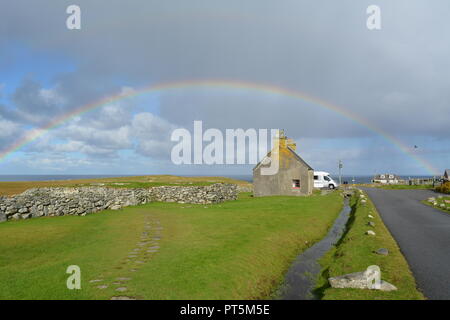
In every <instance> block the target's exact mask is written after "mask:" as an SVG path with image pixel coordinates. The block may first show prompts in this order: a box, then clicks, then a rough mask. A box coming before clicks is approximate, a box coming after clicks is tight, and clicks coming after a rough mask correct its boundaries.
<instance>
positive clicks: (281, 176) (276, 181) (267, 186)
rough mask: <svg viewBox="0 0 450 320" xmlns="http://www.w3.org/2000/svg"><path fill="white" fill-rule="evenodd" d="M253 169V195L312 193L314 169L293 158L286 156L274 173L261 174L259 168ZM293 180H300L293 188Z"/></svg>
mask: <svg viewBox="0 0 450 320" xmlns="http://www.w3.org/2000/svg"><path fill="white" fill-rule="evenodd" d="M263 166H264V165H261V166H259V167H256V168H255V170H254V171H253V189H254V191H253V194H254V196H255V197H262V196H271V195H288V196H303V195H309V194H311V193H312V190H313V187H314V180H313V178H314V177H313V176H314V171H313V170H311V169H310V168H309V167H308V166H306V165H305V164H304V163H302V162H301V161H297V160H296V159H295V158H288V159H286V160H285V163H284V165H282V166H280V168H279V169H278V173H277V174H274V175H261V168H262V167H263ZM293 180H300V188H298V189H295V188H293V186H292V185H293Z"/></svg>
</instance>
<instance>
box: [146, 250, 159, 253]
mask: <svg viewBox="0 0 450 320" xmlns="http://www.w3.org/2000/svg"><path fill="white" fill-rule="evenodd" d="M147 252H148V253H155V252H158V250H156V249H153V250H147Z"/></svg>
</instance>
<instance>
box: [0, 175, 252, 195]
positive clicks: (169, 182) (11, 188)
mask: <svg viewBox="0 0 450 320" xmlns="http://www.w3.org/2000/svg"><path fill="white" fill-rule="evenodd" d="M218 182H224V183H234V184H237V185H239V186H243V187H249V186H251V183H249V182H247V181H242V180H235V179H231V178H224V177H179V176H173V175H151V176H135V177H118V178H102V179H80V180H58V181H17V182H0V195H3V196H4V195H8V196H10V195H14V194H19V193H22V192H24V191H25V190H27V189H30V188H37V187H75V186H108V187H113V188H148V187H155V186H163V185H164V186H184V185H188V186H192V185H197V186H202V185H210V184H214V183H218Z"/></svg>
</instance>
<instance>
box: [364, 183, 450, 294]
mask: <svg viewBox="0 0 450 320" xmlns="http://www.w3.org/2000/svg"><path fill="white" fill-rule="evenodd" d="M365 191H367V194H368V195H369V197H370V198H371V199H372V201H373V202H374V204H375V206H376V207H377V210H378V212H379V213H380V215H381V217H382V218H383V221H384V223H385V225H386V226H387V227H388V229H389V231H390V232H391V234H392V235H393V236H394V238H395V240H397V243H398V245H399V246H400V248H401V250H402V252H403V254H404V256H405V257H406V260H408V263H409V265H410V267H411V270H412V272H413V274H414V276H415V278H416V281H417V285H418V286H419V288H420V289H421V291H422V292H423V293H424V295H425V296H426V297H427V298H428V299H447V300H449V299H450V214H448V213H445V212H442V211H440V210H437V209H434V208H431V207H428V206H426V205H424V204H423V203H421V202H420V201H421V200H425V199H427V198H428V197H432V196H436V193H434V192H432V191H429V190H383V189H373V188H365Z"/></svg>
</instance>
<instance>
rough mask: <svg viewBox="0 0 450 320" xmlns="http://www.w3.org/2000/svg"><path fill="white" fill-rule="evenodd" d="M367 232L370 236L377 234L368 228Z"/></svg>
mask: <svg viewBox="0 0 450 320" xmlns="http://www.w3.org/2000/svg"><path fill="white" fill-rule="evenodd" d="M366 234H367V235H368V236H374V235H375V232H373V231H372V230H367V231H366Z"/></svg>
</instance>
